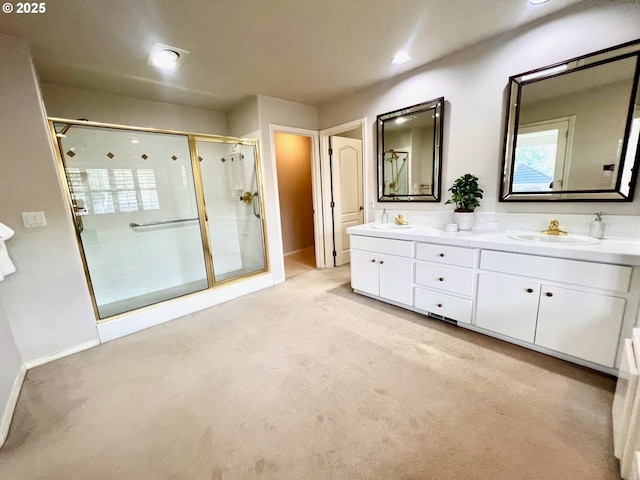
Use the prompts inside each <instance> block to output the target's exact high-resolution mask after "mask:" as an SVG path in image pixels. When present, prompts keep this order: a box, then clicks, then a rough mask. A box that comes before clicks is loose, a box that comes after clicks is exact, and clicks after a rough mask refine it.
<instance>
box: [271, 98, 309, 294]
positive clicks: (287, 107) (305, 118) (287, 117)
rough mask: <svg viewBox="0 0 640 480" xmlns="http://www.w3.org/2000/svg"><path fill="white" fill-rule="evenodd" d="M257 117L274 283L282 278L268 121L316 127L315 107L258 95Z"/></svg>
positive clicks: (274, 162)
mask: <svg viewBox="0 0 640 480" xmlns="http://www.w3.org/2000/svg"><path fill="white" fill-rule="evenodd" d="M258 111H259V117H260V131H261V137H262V138H261V140H260V153H261V155H262V165H263V168H262V176H263V181H264V186H265V199H264V202H265V209H266V220H267V239H268V244H269V264H270V267H271V271H272V273H273V278H274V282H275V283H281V282H284V279H285V276H284V260H283V253H282V252H283V249H282V231H281V230H280V211H279V209H278V196H277V192H278V188H277V184H278V179H277V172H276V161H275V158H273V157H272V150H273V149H272V143H273V139H272V138H270V135H269V125H270V124H271V125H280V126H286V127H295V128H303V129H308V130H318V110H317V109H316V108H315V107H310V106H308V105H302V104H300V103H294V102H288V101H286V100H280V99H277V98H273V97H266V96H264V95H258Z"/></svg>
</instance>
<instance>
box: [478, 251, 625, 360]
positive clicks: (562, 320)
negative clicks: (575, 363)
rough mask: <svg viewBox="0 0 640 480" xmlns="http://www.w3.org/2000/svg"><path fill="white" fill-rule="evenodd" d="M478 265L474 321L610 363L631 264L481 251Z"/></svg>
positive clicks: (618, 329) (616, 339)
mask: <svg viewBox="0 0 640 480" xmlns="http://www.w3.org/2000/svg"><path fill="white" fill-rule="evenodd" d="M480 268H481V272H482V273H480V275H479V280H478V296H477V309H476V318H475V325H476V326H478V327H481V328H484V329H487V330H491V331H493V332H496V333H500V334H502V335H506V336H508V337H512V338H516V339H518V340H523V341H525V342H529V343H533V344H535V345H538V346H540V347H544V348H547V349H550V350H555V351H557V352H561V353H564V354H567V355H571V356H573V357H577V358H580V359H583V360H586V361H589V362H593V363H597V364H599V365H604V366H607V367H613V366H614V364H615V360H616V354H617V351H618V341H619V336H620V329H621V327H622V321H623V316H624V312H625V304H626V299H625V298H623V296H622V295H621V296H616V292H620V294H624V293H625V292H627V291H628V289H629V284H630V279H631V272H632V269H631V267H628V266H622V265H609V264H601V263H591V262H583V261H575V260H566V259H559V258H547V257H539V256H534V255H521V254H514V253H505V252H494V251H483V252H482V254H481V261H480ZM483 270H488V271H491V272H498V273H503V274H505V276H499V275H495V274H492V273H485V272H484V271H483ZM516 273H517V274H518V276H517V277H516V276H514V275H515V274H516ZM560 282H562V283H561V284H559V283H560Z"/></svg>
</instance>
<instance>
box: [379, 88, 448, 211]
mask: <svg viewBox="0 0 640 480" xmlns="http://www.w3.org/2000/svg"><path fill="white" fill-rule="evenodd" d="M443 115H444V97H440V98H437V99H435V100H430V101H428V102H424V103H420V104H418V105H413V106H411V107H407V108H402V109H400V110H395V111H393V112H389V113H385V114H382V115H378V116H377V127H378V201H380V202H398V201H401V202H439V201H440V171H441V168H442V147H441V145H442V121H443Z"/></svg>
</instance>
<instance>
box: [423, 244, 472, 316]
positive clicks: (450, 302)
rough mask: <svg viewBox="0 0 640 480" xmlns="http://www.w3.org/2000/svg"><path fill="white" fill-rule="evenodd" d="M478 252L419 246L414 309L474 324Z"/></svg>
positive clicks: (440, 246) (444, 246)
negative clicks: (472, 321) (472, 319)
mask: <svg viewBox="0 0 640 480" xmlns="http://www.w3.org/2000/svg"><path fill="white" fill-rule="evenodd" d="M476 258H477V250H474V249H471V248H464V247H454V246H449V245H435V244H429V243H418V244H416V262H415V268H416V272H415V275H416V276H415V285H416V286H415V294H414V307H415V308H417V309H419V310H423V311H426V312H429V313H432V314H436V315H441V316H443V317H447V318H450V319H452V320H456V321H458V322H464V323H471V318H472V313H473V293H474V285H475V273H474V270H473V268H474V267H475V265H476Z"/></svg>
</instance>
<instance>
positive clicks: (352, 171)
mask: <svg viewBox="0 0 640 480" xmlns="http://www.w3.org/2000/svg"><path fill="white" fill-rule="evenodd" d="M330 141H331V150H332V154H331V183H332V185H333V202H334V210H333V232H334V248H335V265H336V266H340V265H344V264H345V263H349V235H347V228H348V227H352V226H355V225H360V224H361V223H363V221H364V199H363V193H362V140H358V139H354V138H345V137H338V136H333V137H331V138H330Z"/></svg>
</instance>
